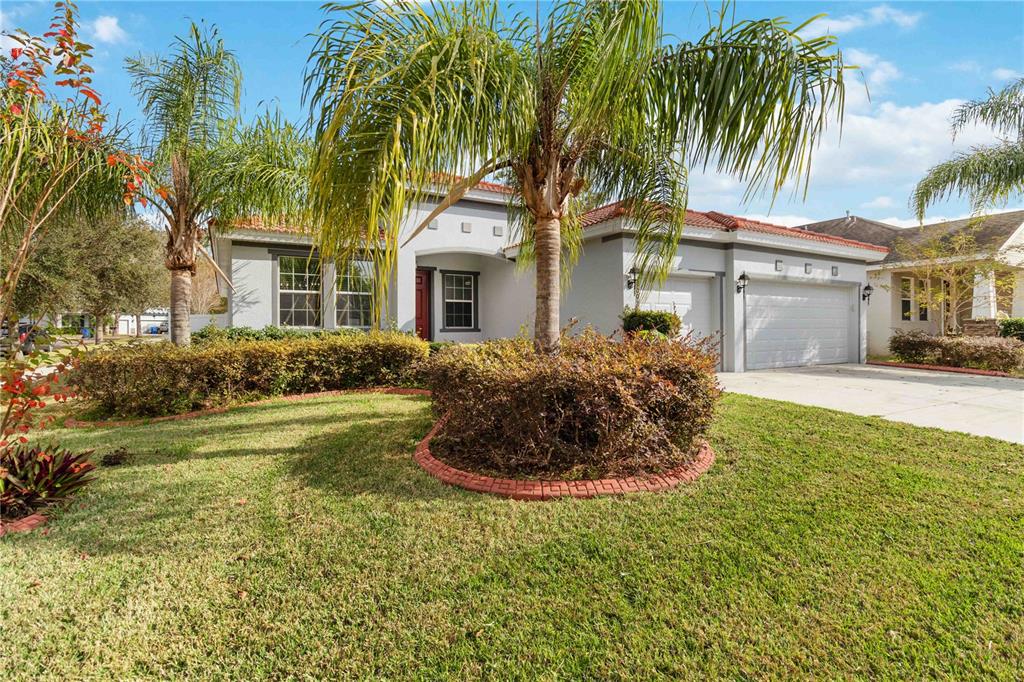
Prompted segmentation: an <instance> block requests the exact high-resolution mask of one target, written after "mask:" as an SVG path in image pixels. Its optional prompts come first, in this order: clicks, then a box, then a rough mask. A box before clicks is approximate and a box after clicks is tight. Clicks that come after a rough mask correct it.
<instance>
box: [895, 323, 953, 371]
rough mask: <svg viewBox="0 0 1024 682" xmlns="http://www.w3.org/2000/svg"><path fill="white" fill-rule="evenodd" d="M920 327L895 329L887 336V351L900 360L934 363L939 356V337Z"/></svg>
mask: <svg viewBox="0 0 1024 682" xmlns="http://www.w3.org/2000/svg"><path fill="white" fill-rule="evenodd" d="M941 338H942V337H939V336H932V335H931V334H928V333H927V332H924V331H922V330H920V329H912V330H909V331H904V330H902V329H897V330H896V331H894V332H893V333H892V336H890V337H889V352H890V353H892V354H893V355H894V356H896V358H897V359H898V360H900V361H901V362H909V363H912V364H916V365H924V364H935V363H936V362H938V358H939V339H941Z"/></svg>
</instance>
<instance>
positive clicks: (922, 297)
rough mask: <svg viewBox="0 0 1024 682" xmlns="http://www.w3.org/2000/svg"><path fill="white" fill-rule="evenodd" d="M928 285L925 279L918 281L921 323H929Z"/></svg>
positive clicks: (918, 310)
mask: <svg viewBox="0 0 1024 682" xmlns="http://www.w3.org/2000/svg"><path fill="white" fill-rule="evenodd" d="M928 289H929V287H928V283H927V282H925V281H924V280H923V279H919V280H917V291H918V294H917V297H918V298H917V319H918V320H920V321H921V322H927V321H928V298H929V296H928Z"/></svg>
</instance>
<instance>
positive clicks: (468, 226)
mask: <svg viewBox="0 0 1024 682" xmlns="http://www.w3.org/2000/svg"><path fill="white" fill-rule="evenodd" d="M462 231H463V232H472V231H473V223H462Z"/></svg>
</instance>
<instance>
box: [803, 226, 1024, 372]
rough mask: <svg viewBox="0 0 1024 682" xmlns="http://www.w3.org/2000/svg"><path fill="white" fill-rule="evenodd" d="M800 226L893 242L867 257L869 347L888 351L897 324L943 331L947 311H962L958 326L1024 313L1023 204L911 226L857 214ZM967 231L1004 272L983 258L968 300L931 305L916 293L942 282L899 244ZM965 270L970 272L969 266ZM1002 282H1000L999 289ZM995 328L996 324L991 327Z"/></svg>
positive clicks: (875, 241) (872, 350) (968, 261)
mask: <svg viewBox="0 0 1024 682" xmlns="http://www.w3.org/2000/svg"><path fill="white" fill-rule="evenodd" d="M800 229H803V230H807V231H811V232H816V233H819V234H824V235H830V236H837V237H843V238H846V239H854V240H858V241H862V242H867V243H871V244H877V245H879V246H886V247H889V253H888V254H887V255H886V257H885V258H884V259H882V260H880V261H876V262H873V263H871V264H869V265H868V268H867V270H868V283H869V284H870V285H871V287H872V290H873V291H872V295H871V305H870V307H869V312H868V318H867V326H868V350H869V352H870V353H871V354H872V355H885V354H887V353H888V346H889V338H890V337H891V336H892V334H893V332H894V331H896V330H911V329H920V330H923V331H925V332H928V333H929V334H938V333H940V332H941V330H942V329H943V328H944V326H948V325H945V323H946V321H947V320H946V317H947V316H948V315H951V314H955V315H956V316H957V321H958V326H961V327H963V326H965V325H966V326H967V328H968V330H969V329H970V325H969V324H968V323H969V322H970V321H973V322H982V321H992V320H995V319H997V318H999V317H1024V211H1009V212H1006V213H996V214H992V215H988V216H978V217H974V218H964V219H961V220H950V221H943V222H937V223H932V224H929V225H923V226H921V227H913V228H899V227H895V226H893V225H889V224H886V223H881V222H878V221H875V220H869V219H867V218H861V217H859V216H855V215H847V216H845V217H843V218H836V219H834V220H825V221H821V222H818V223H811V224H808V225H803V226H802V227H801V228H800ZM963 231H968V232H969V233H970V235H971V238H972V239H973V242H972V243H973V244H976V245H977V247H978V249H979V253H978V254H976V256H977V258H979V259H980V258H982V257H983V258H984V259H985V260H986V261H989V262H991V261H997V262H999V263H1001V264H1002V265H1001V266H1000V267H1001V268H1002V269H1003V270H1004V274H1005V275H1008V276H1006V277H1001V278H999V279H998V280H997V278H996V277H995V275H994V272H992V271H991V269H990V268H989V267H988V266H986V267H985V271H984V273H983V274H982V273H980V272H979V273H978V274H976V276H975V277H974V281H973V287H972V291H971V292H970V295H969V296H965V297H964V304H965V305H964V306H963V307H962V308H961V309H959V310H956V311H952V312H951V311H950V310H947V309H946V308H947V307H948V306H939V307H938V309H937V310H928V307H927V305H926V304H922V302H921V298H922V296H921V295H919V294H920V292H921V291H923V290H924V289H923V288H924V287H931V290H932V291H936V290H937V289H938V288H939V287H942V286H943V283H942V282H939V281H937V280H936V281H932V282H930V283H929V282H925V281H924V280H922V279H920V278H919V277H917V276H915V274H914V273H915V272H920V270H921V268H920V267H919V266H920V265H921V261H915V260H913V259H912V258H908V257H907V256H905V255H902V254H901V253H900V246H901V245H902V244H904V243H905V244H910V245H911V246H912V245H913V244H915V243H926V242H929V241H933V240H935V239H944V238H948V237H949V236H951V235H954V234H957V233H960V232H963ZM959 261H962V262H963V263H964V266H965V268H971V267H972V263H974V264H975V267H977V266H976V264H977V263H978V262H979V261H978V260H974V261H972V260H971V255H970V254H967V255H965V256H963V257H961V258H960V259H959ZM967 274H968V275H969V274H970V272H969V271H968V273H967ZM999 286H1002V287H1003V290H998V289H999ZM980 328H981V329H983V330H984V329H989V330H992V329H993V325H991V324H989V325H981V326H980ZM987 333H991V331H989V332H987Z"/></svg>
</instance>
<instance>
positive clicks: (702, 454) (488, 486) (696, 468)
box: [413, 417, 715, 500]
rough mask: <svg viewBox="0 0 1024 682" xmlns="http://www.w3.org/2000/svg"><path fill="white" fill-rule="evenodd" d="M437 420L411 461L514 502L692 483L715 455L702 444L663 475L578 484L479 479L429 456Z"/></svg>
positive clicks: (459, 483)
mask: <svg viewBox="0 0 1024 682" xmlns="http://www.w3.org/2000/svg"><path fill="white" fill-rule="evenodd" d="M444 423H445V418H444V417H442V418H441V419H439V420H438V421H437V422H436V423H435V424H434V426H433V427H431V429H430V432H429V433H428V434H427V435H426V436H425V437H424V438H423V440H421V441H420V442H419V445H417V446H416V452H415V454H414V455H413V458H414V459H415V460H416V463H417V464H419V465H420V466H421V467H422V468H423V469H424V471H426V472H427V473H429V474H430V475H431V476H433V477H434V478H436V479H438V480H439V481H441V482H443V483H447V484H449V485H454V486H457V487H459V488H465V489H466V490H472V491H473V492H478V493H491V494H492V495H501V496H502V497H511V498H512V499H514V500H553V499H555V498H558V497H580V498H586V497H597V496H598V495H621V494H623V493H641V492H659V491H662V490H668V489H670V488H674V487H676V486H677V485H679V484H680V483H683V482H686V483H692V482H693V481H696V480H697V478H698V477H700V475H701V474H703V473H704V472H706V471H707V470H708V469H710V468H711V465H712V464H714V463H715V453H714V451H713V450H712V449H711V446H710V445H708V443H707V441H704V442H703V443H702V444H701V446H700V450H699V452H698V453H697V456H696V457H695V458H694V459H693V460H692V461H690V462H688V463H686V464H684V465H682V466H680V467H677V468H675V469H673V470H672V471H669V472H667V473H664V474H659V475H655V476H640V477H637V476H629V477H627V478H602V479H597V480H589V481H588V480H580V481H526V480H522V479H515V478H494V477H491V476H481V475H479V474H473V473H470V472H468V471H462V470H461V469H456V468H455V467H452V466H448V465H447V464H445V463H444V462H442V461H441V460H439V459H437V458H436V457H434V456H433V455H432V454H430V441H431V440H432V439H433V438H434V436H435V435H437V432H438V431H439V430H440V429H441V427H442V426H444Z"/></svg>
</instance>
